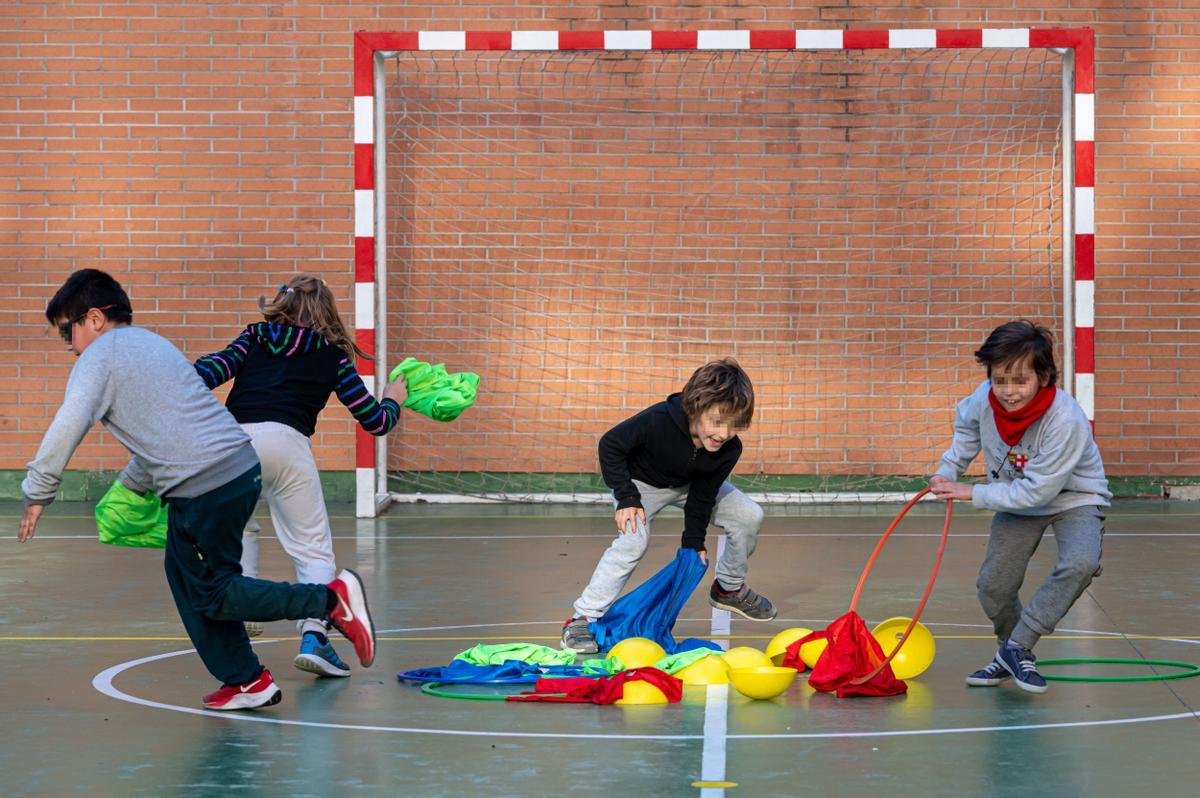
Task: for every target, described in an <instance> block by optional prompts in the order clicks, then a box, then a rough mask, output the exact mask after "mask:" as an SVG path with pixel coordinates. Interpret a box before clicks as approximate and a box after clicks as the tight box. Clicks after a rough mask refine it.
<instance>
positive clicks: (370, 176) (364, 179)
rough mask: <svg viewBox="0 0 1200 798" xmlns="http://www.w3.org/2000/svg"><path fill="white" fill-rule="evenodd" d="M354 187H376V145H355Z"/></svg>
mask: <svg viewBox="0 0 1200 798" xmlns="http://www.w3.org/2000/svg"><path fill="white" fill-rule="evenodd" d="M354 187H355V188H375V145H374V144H355V145H354Z"/></svg>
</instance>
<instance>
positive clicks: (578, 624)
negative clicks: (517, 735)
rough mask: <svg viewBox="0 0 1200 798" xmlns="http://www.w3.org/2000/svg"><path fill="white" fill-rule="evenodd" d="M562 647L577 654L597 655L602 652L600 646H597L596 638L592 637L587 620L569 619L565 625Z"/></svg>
mask: <svg viewBox="0 0 1200 798" xmlns="http://www.w3.org/2000/svg"><path fill="white" fill-rule="evenodd" d="M562 647H563V649H564V650H566V651H574V652H575V653H576V654H596V653H598V652H599V651H600V646H598V645H596V638H594V637H592V633H591V632H590V631H589V630H588V619H587V618H568V619H567V622H566V623H564V624H563V631H562Z"/></svg>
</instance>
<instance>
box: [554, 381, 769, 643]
mask: <svg viewBox="0 0 1200 798" xmlns="http://www.w3.org/2000/svg"><path fill="white" fill-rule="evenodd" d="M753 416H754V388H753V386H752V385H751V384H750V378H749V377H747V376H746V372H744V371H742V369H741V367H740V366H738V364H737V361H735V360H733V359H732V358H726V359H725V360H717V361H713V362H711V363H708V364H706V365H704V366H702V367H701V368H699V369H697V370H696V373H694V374H693V375H692V377H691V379H690V380H688V382H687V385H685V386H684V388H683V393H676V394H671V395H670V396H669V397H667V400H666V401H665V402H659V403H658V404H656V405H652V406H650V407H648V408H646V409H645V410H643V411H642V412H640V413H638V414H637V415H635V416H633V417H632V418H628V419H626V420H625V421H622V422H621V423H620V424H618V425H617V426H615V427H613V428H612V429H610V430H609V431H608V432H606V433H605V434H604V437H602V438H601V439H600V471H601V474H602V475H603V477H604V482H605V484H607V485H608V486H609V487H610V488H612V491H613V500H614V501H613V503H614V505H615V506H616V513H615V514H614V519H615V521H616V524H617V530H618V535H617V538H616V540H614V541H613V543H612V545H611V546H609V547H608V550H607V551H605V552H604V555H603V556H602V557H601V558H600V562H599V563H598V564H597V565H596V570H595V572H593V573H592V578H591V581H590V582H588V585H587V587H586V588H584V590H583V594H582V595H581V596H580V597H579V598H578V600H576V602H575V612H574V615H573V616H572V617H571V618H570V619H568V621H567V623H566V624H565V625H564V626H563V634H562V645H563V648H565V649H568V650H571V651H576V652H579V653H581V654H592V653H595V652H596V651H597V645H596V640H595V638H593V637H592V634H591V632H589V631H588V622H589V621H594V620H596V619H598V618H600V617H601V616H603V615H604V613H605V612H607V611H608V608H609V607H611V606H612V604H613V602H614V601H616V599H617V596H618V595H620V593H621V589H622V588H624V587H625V583H626V582H627V581H628V580H629V577H630V575H631V574H632V573H633V569H634V568H636V567H637V564H638V563H639V562H640V561H641V559H642V557H643V556H644V555H645V554H646V548H647V547H648V546H649V543H650V522H651V521H653V520H654V516H655V515H657V514H658V512H659V510H661V509H662V508H664V507H666V506H667V505H674V506H676V507H682V508H683V514H684V530H683V539H682V543H681V545H682V546H683V547H684V548H690V549H695V550H696V551H698V552H699V553H700V557H701V559H702V560H703V561H704V562H705V563H707V562H708V555H707V551H706V550H705V548H704V537H705V534H706V532H707V529H708V525H709V523H710V522H711V523H714V524H716V525H717V526H719V527H722V528H724V529H725V532H726V534H727V536H728V537H727V539H726V545H725V549H724V552H723V553H722V555H721V558H720V560H719V561H718V562H717V578H716V579H715V580H714V581H713V584H712V588H711V589H710V590H709V598H708V601H709V604H711V605H712V606H714V607H718V608H720V609H725V610H729V611H730V612H736V613H737V614H739V615H741V616H742V617H743V618H748V619H750V620H752V621H769V620H771V619H772V618H774V617H775V613H776V610H775V607H774V606H773V605H772V604H771V602H770V601H768V600H767V599H766V598H765V597H763V596H760V595H759V594H757V593H755V592H754V591H753V590H751V589H750V588H749V587H747V586H746V584H745V579H746V570H747V566H746V561H747V559H748V558H749V557H750V555H751V554H753V553H754V547H755V544H756V543H757V540H758V530H759V528H760V527H761V526H762V519H763V511H762V508H761V507H759V506H758V505H757V504H755V503H754V502H753V501H751V499H750V497H748V496H747V495H746V494H745V493H742V492H741V491H740V490H738V489H737V488H735V487H734V486H733V485H731V484H729V483H728V482H726V481H725V480H726V478H728V476H729V474H730V472H731V471H733V467H734V465H736V464H737V461H738V458H739V457H740V456H741V454H742V442H741V441H740V440H738V437H737V433H738V432H739V431H741V430H744V429H746V428H747V427H749V426H750V420H751V418H752V417H753Z"/></svg>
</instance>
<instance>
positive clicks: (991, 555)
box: [975, 506, 1104, 649]
mask: <svg viewBox="0 0 1200 798" xmlns="http://www.w3.org/2000/svg"><path fill="white" fill-rule="evenodd" d="M1048 526H1053V527H1054V539H1055V540H1056V541H1057V542H1058V562H1057V563H1055V565H1054V570H1053V571H1051V572H1050V575H1049V576H1048V577H1046V581H1045V582H1043V583H1042V586H1041V587H1039V588H1038V589H1037V592H1036V593H1034V595H1033V600H1032V601H1030V602H1029V605H1028V606H1026V607H1022V606H1021V599H1020V596H1019V595H1018V594H1019V591H1020V589H1021V583H1022V582H1024V581H1025V570H1026V568H1028V567H1029V561H1030V560H1031V559H1032V558H1033V553H1034V552H1035V551H1037V547H1038V544H1039V543H1041V541H1042V534H1043V533H1044V532H1045V531H1046V527H1048ZM1103 540H1104V511H1103V509H1102V508H1100V507H1094V506H1087V507H1075V508H1073V509H1070V510H1066V511H1064V512H1061V513H1058V514H1057V515H1014V514H1013V513H996V516H995V517H994V518H993V519H992V531H991V535H990V536H989V537H988V545H987V554H985V555H984V558H983V566H982V567H980V569H979V581H978V582H977V583H976V585H975V586H976V588H978V590H979V603H980V604H982V605H983V611H984V612H986V613H987V616H988V617H989V618H991V619H992V626H993V628H994V629H995V631H996V637H997V638H998V639H999V640H1000V642H1001V643H1003V642H1004V641H1006V640H1009V639H1011V640H1012V641H1013V642H1014V643H1016V644H1018V645H1020V646H1022V647H1024V648H1027V649H1032V648H1033V646H1034V645H1035V644H1036V643H1037V641H1038V640H1039V639H1040V638H1041V637H1042V635H1048V634H1050V633H1052V632H1053V631H1054V627H1055V626H1057V625H1058V622H1059V621H1060V620H1062V617H1063V616H1064V615H1066V614H1067V610H1069V609H1071V605H1073V604H1074V603H1075V600H1076V599H1078V598H1079V597H1080V596H1081V595H1083V591H1084V590H1086V589H1087V586H1088V585H1089V584H1091V582H1092V578H1093V577H1095V576H1097V575H1098V574H1099V573H1100V551H1101V545H1102V543H1103Z"/></svg>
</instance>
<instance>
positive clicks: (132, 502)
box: [96, 480, 167, 549]
mask: <svg viewBox="0 0 1200 798" xmlns="http://www.w3.org/2000/svg"><path fill="white" fill-rule="evenodd" d="M96 531H97V532H99V533H100V542H101V543H108V544H110V545H113V546H139V547H142V548H150V549H162V548H165V547H166V545H167V507H166V505H164V504H163V503H162V502H161V501H159V498H158V497H157V496H155V495H154V494H153V493H147V494H146V495H145V496H139V495H137V494H136V493H134V492H133V491H131V490H130V489H129V488H127V487H125V486H124V485H122V484H121V481H120V480H117V481H116V482H114V483H113V485H112V487H111V488H109V489H108V492H107V493H105V494H104V496H103V497H102V498H101V499H100V501H99V502H98V503H97V504H96Z"/></svg>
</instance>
